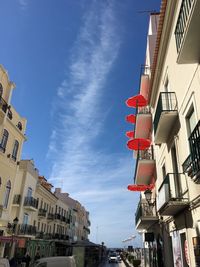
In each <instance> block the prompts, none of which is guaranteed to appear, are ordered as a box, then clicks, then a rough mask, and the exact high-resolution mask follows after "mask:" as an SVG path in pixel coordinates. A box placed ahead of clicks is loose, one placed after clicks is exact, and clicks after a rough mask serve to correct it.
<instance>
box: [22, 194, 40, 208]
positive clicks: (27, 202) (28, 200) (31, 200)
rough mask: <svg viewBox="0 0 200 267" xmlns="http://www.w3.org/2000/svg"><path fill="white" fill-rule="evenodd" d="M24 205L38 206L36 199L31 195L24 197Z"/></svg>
mask: <svg viewBox="0 0 200 267" xmlns="http://www.w3.org/2000/svg"><path fill="white" fill-rule="evenodd" d="M24 206H26V207H27V206H31V207H33V208H36V209H37V208H38V200H37V199H35V198H33V197H25V198H24Z"/></svg>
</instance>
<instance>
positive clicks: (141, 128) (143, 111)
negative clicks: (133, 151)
mask: <svg viewBox="0 0 200 267" xmlns="http://www.w3.org/2000/svg"><path fill="white" fill-rule="evenodd" d="M151 128H152V115H151V110H150V107H148V106H146V107H140V108H137V115H136V124H135V135H134V137H135V138H144V139H149V137H150V134H151Z"/></svg>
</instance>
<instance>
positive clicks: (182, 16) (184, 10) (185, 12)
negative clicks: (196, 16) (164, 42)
mask: <svg viewBox="0 0 200 267" xmlns="http://www.w3.org/2000/svg"><path fill="white" fill-rule="evenodd" d="M197 1H198V0H197ZM194 2H195V0H183V1H182V4H181V8H180V12H179V16H178V20H177V23H176V29H175V39H176V48H177V52H178V53H179V51H180V49H181V45H182V41H183V37H184V34H185V29H186V26H187V22H188V18H189V16H190V13H191V10H192V7H193V4H194Z"/></svg>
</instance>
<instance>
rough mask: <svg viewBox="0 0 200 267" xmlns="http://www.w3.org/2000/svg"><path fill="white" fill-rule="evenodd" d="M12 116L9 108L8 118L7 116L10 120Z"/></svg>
mask: <svg viewBox="0 0 200 267" xmlns="http://www.w3.org/2000/svg"><path fill="white" fill-rule="evenodd" d="M12 117H13V115H12V111H11V110H10V109H8V118H9V119H10V120H12Z"/></svg>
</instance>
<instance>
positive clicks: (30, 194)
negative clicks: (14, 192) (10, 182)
mask: <svg viewBox="0 0 200 267" xmlns="http://www.w3.org/2000/svg"><path fill="white" fill-rule="evenodd" d="M32 192H33V190H32V188H31V187H29V188H28V191H27V197H32Z"/></svg>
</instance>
